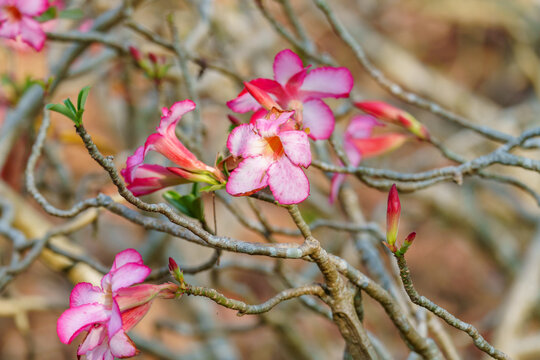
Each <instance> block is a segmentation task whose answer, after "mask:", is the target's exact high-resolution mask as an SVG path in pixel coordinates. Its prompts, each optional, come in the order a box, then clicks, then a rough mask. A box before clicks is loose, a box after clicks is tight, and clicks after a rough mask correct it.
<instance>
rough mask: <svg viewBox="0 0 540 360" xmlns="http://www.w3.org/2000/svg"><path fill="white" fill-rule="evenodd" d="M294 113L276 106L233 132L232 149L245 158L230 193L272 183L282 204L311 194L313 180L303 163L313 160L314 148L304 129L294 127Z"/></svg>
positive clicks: (231, 182) (231, 180)
mask: <svg viewBox="0 0 540 360" xmlns="http://www.w3.org/2000/svg"><path fill="white" fill-rule="evenodd" d="M292 115H293V112H292V111H288V112H281V111H277V110H273V111H271V112H270V113H268V114H267V115H266V116H265V117H260V118H258V119H255V120H254V121H252V122H251V123H250V124H243V125H240V126H238V127H236V128H235V129H234V130H233V131H232V132H231V133H230V134H229V138H228V139H227V147H228V148H229V151H230V152H231V154H232V155H233V156H237V157H242V158H243V160H242V162H241V163H240V164H239V165H238V167H237V168H236V169H234V171H233V172H232V173H231V176H230V177H229V180H228V182H227V187H226V189H227V192H228V193H229V194H231V195H234V196H241V195H250V194H253V193H255V192H257V191H259V190H261V189H263V188H265V187H266V186H269V187H270V190H271V191H272V194H274V198H275V199H276V200H277V201H278V202H279V203H280V204H296V203H299V202H302V201H304V200H305V199H306V198H307V197H308V195H309V181H308V179H307V177H306V175H305V174H304V171H303V170H302V167H304V168H306V167H308V166H309V165H310V164H311V150H310V147H309V141H308V137H307V134H306V133H305V132H304V131H299V130H290V126H289V124H290V123H291V122H294V119H292V118H291V116H292Z"/></svg>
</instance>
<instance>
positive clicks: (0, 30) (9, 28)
mask: <svg viewBox="0 0 540 360" xmlns="http://www.w3.org/2000/svg"><path fill="white" fill-rule="evenodd" d="M20 32H21V26H20V22H12V21H4V22H3V23H2V24H0V37H4V38H8V39H15V38H17V36H18V35H19V33H20Z"/></svg>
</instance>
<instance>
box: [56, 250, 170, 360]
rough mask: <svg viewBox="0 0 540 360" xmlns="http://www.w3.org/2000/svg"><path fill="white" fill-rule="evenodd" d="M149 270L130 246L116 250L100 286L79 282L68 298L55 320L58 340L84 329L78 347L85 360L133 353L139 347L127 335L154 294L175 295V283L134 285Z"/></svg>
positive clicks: (71, 337) (66, 340) (68, 340)
mask: <svg viewBox="0 0 540 360" xmlns="http://www.w3.org/2000/svg"><path fill="white" fill-rule="evenodd" d="M149 274H150V268H149V267H147V266H145V265H144V264H143V260H142V258H141V255H140V254H139V253H138V252H137V251H136V250H133V249H127V250H124V251H122V252H120V253H118V254H117V255H116V257H115V259H114V263H113V266H112V268H111V271H110V272H109V273H107V274H106V275H105V276H103V278H102V280H101V287H99V286H93V285H92V284H90V283H79V284H77V285H76V286H75V288H73V291H72V292H71V296H70V299H69V306H70V308H69V309H67V310H66V311H64V313H62V315H61V316H60V318H59V319H58V323H57V333H58V337H59V338H60V341H62V342H63V343H64V344H70V343H71V342H72V341H73V340H74V339H75V337H77V335H79V334H80V333H81V332H83V331H87V332H88V334H87V335H86V337H85V339H84V341H83V342H82V343H81V345H80V346H79V349H78V351H77V355H78V357H80V356H82V355H86V358H87V360H113V359H114V358H126V357H131V356H135V355H136V354H137V352H138V350H137V349H136V348H135V345H134V344H133V342H132V341H131V339H130V338H129V337H128V336H127V335H126V332H127V331H128V330H130V329H131V328H132V327H133V326H135V324H137V323H138V322H139V320H140V319H141V318H142V317H143V316H144V315H145V314H146V312H147V311H148V309H149V308H150V304H151V302H152V300H153V299H154V298H156V297H161V298H174V297H175V296H176V293H177V290H178V286H177V285H175V284H172V283H166V284H163V285H149V284H143V285H137V286H132V285H133V284H136V283H140V282H142V281H144V279H146V277H147V276H148V275H149Z"/></svg>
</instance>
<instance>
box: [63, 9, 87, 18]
mask: <svg viewBox="0 0 540 360" xmlns="http://www.w3.org/2000/svg"><path fill="white" fill-rule="evenodd" d="M83 16H84V13H83V11H82V10H81V9H69V10H62V11H60V14H59V17H60V18H61V19H72V20H79V19H82V17H83Z"/></svg>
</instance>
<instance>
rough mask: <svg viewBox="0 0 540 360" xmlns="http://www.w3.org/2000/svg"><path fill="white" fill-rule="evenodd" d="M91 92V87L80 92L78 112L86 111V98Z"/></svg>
mask: <svg viewBox="0 0 540 360" xmlns="http://www.w3.org/2000/svg"><path fill="white" fill-rule="evenodd" d="M89 92H90V86H85V87H83V88H82V90H81V91H80V92H79V97H78V98H77V110H79V111H81V110H83V111H84V105H85V104H86V98H88V93H89ZM81 115H82V114H81Z"/></svg>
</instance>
